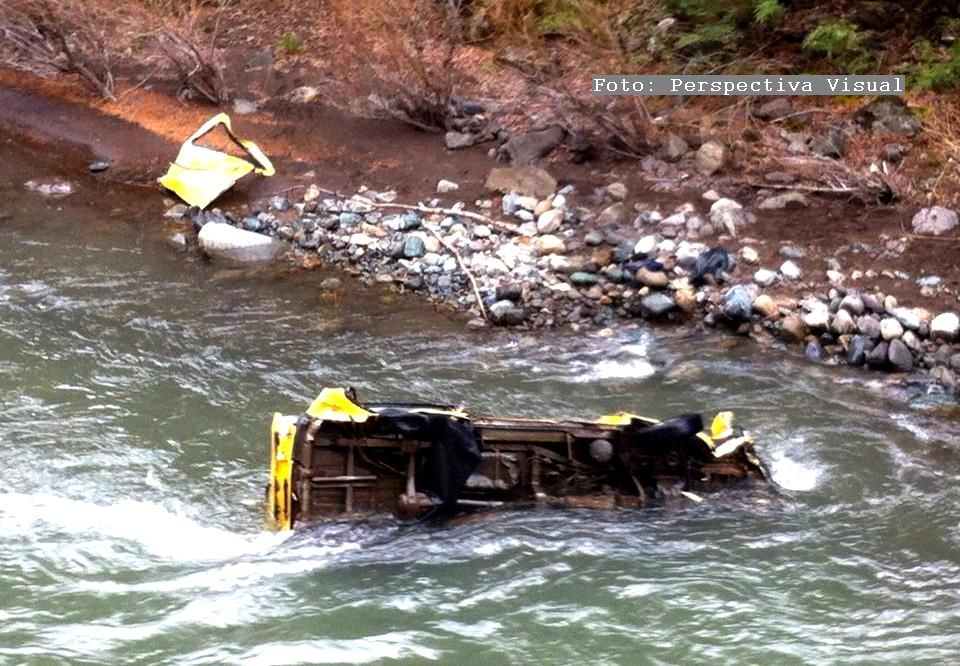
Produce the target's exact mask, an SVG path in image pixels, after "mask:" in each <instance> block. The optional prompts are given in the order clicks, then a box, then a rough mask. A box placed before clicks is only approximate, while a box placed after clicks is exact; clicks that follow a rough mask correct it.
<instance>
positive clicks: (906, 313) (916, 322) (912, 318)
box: [890, 307, 923, 331]
mask: <svg viewBox="0 0 960 666" xmlns="http://www.w3.org/2000/svg"><path fill="white" fill-rule="evenodd" d="M890 314H891V315H892V316H893V317H895V318H896V320H897V321H899V322H900V324H901V325H902V326H903V327H904V328H907V329H910V330H911V331H916V330H917V329H918V328H920V324H922V323H923V317H922V316H921V312H918V311H917V309H916V308H905V307H904V308H901V307H896V308H891V309H890Z"/></svg>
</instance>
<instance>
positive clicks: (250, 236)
mask: <svg viewBox="0 0 960 666" xmlns="http://www.w3.org/2000/svg"><path fill="white" fill-rule="evenodd" d="M198 239H199V241H200V248H201V249H202V250H203V251H204V252H206V253H207V254H208V255H210V256H211V257H212V258H214V259H223V260H226V261H234V262H238V263H251V262H265V261H273V260H274V259H275V258H276V257H277V255H278V254H279V253H280V251H281V250H282V249H283V247H284V243H282V242H280V241H278V240H277V239H275V238H270V237H269V236H264V235H263V234H257V233H254V232H252V231H246V230H244V229H237V228H236V227H232V226H230V225H229V224H224V223H223V222H210V223H208V224H205V225H203V227H202V228H201V229H200V234H199V235H198Z"/></svg>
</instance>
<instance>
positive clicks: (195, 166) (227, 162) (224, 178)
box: [160, 113, 275, 208]
mask: <svg viewBox="0 0 960 666" xmlns="http://www.w3.org/2000/svg"><path fill="white" fill-rule="evenodd" d="M218 125H223V128H224V129H225V130H226V132H227V134H228V135H229V137H230V139H231V140H232V141H233V142H234V143H235V144H237V146H239V147H240V148H241V150H243V151H244V152H245V153H246V154H247V155H248V156H249V157H250V158H251V159H252V160H253V161H254V162H255V163H256V164H253V163H251V162H248V161H247V160H245V159H243V158H240V157H234V156H233V155H228V154H227V153H223V152H220V151H219V150H213V149H212V148H205V147H203V146H197V145H194V141H197V140H198V139H199V138H200V137H202V136H203V135H205V134H207V133H208V132H211V131H212V130H213V129H214V128H216V127H217V126H218ZM251 171H256V172H257V173H259V174H261V175H264V176H272V175H273V174H274V173H275V170H274V168H273V164H271V163H270V160H269V159H267V156H266V155H264V154H263V151H261V150H260V148H259V147H258V146H257V144H255V143H254V142H253V141H247V140H245V139H241V138H239V137H238V136H237V135H235V134H234V133H233V129H232V128H231V127H230V116H228V115H227V114H225V113H220V114H218V115H216V116H214V117H213V118H211V119H210V120H208V121H207V122H205V123H204V124H203V125H201V126H200V128H199V129H198V130H197V131H196V132H194V133H193V134H191V135H190V138H188V139H187V140H186V141H185V142H184V143H183V145H182V146H180V152H179V153H178V154H177V160H176V161H175V162H174V163H173V164H171V165H170V169H169V170H168V171H167V173H166V174H165V175H164V176H163V177H161V178H160V184H161V185H163V186H164V187H166V188H167V189H168V190H171V191H173V192H175V193H176V194H177V196H179V197H180V198H181V199H183V200H184V201H186V202H187V203H188V204H190V205H192V206H197V207H198V208H206V207H207V206H209V205H210V203H211V202H212V201H213V200H214V199H216V198H217V197H218V196H220V195H221V194H223V193H224V192H225V191H227V190H228V189H230V188H231V187H232V186H233V184H234V183H236V182H237V181H238V180H240V179H241V178H243V177H244V176H246V175H247V174H248V173H250V172H251Z"/></svg>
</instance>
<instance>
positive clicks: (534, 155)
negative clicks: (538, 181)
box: [497, 125, 567, 166]
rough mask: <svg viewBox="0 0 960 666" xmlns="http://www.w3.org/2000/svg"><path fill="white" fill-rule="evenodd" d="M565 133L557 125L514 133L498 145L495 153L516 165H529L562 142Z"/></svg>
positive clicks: (503, 159) (502, 159)
mask: <svg viewBox="0 0 960 666" xmlns="http://www.w3.org/2000/svg"><path fill="white" fill-rule="evenodd" d="M566 134H567V133H566V132H565V131H564V130H563V128H562V127H560V126H559V125H552V126H550V127H547V128H545V129H539V130H533V131H532V132H524V133H522V134H515V135H514V136H512V137H510V138H509V139H508V140H507V142H506V143H504V144H503V145H502V146H500V148H499V150H498V151H497V155H498V156H500V158H501V161H509V162H511V163H512V164H516V165H518V166H527V165H531V164H534V163H535V162H537V161H538V160H540V159H542V158H544V157H546V156H547V155H549V154H550V153H552V152H553V151H554V150H555V149H556V147H557V146H559V145H560V144H561V143H563V139H564V138H565V137H566Z"/></svg>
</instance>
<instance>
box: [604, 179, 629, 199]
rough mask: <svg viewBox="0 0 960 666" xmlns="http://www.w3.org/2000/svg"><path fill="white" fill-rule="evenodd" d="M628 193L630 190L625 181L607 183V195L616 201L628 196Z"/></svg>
mask: <svg viewBox="0 0 960 666" xmlns="http://www.w3.org/2000/svg"><path fill="white" fill-rule="evenodd" d="M627 194H629V191H628V190H627V186H626V185H624V184H623V183H620V182H617V183H610V184H609V185H607V196H608V197H610V198H611V199H613V200H614V201H623V200H624V199H626V198H627Z"/></svg>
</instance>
